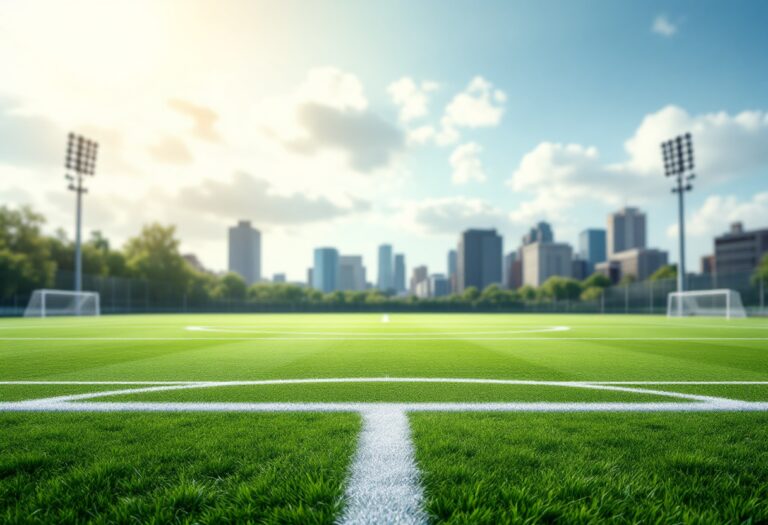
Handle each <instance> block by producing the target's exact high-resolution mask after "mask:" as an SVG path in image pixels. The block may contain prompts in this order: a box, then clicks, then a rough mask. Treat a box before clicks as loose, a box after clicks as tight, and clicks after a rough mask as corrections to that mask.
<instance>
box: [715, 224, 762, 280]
mask: <svg viewBox="0 0 768 525" xmlns="http://www.w3.org/2000/svg"><path fill="white" fill-rule="evenodd" d="M766 253H768V228H765V229H762V230H752V231H744V226H743V225H742V224H741V223H740V222H736V223H734V224H732V225H731V229H730V231H729V232H728V233H725V234H723V235H721V236H720V237H716V238H715V264H714V269H715V273H716V274H717V275H728V274H732V273H752V272H753V271H754V270H755V268H756V267H757V265H758V264H759V263H760V260H761V259H762V258H763V256H764V255H765V254H766Z"/></svg>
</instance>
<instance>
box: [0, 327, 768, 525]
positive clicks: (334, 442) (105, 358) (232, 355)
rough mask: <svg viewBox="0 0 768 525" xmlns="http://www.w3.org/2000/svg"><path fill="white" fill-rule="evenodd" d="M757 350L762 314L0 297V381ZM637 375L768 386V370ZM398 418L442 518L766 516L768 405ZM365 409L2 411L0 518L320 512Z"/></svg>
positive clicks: (592, 366)
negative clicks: (9, 301) (90, 307)
mask: <svg viewBox="0 0 768 525" xmlns="http://www.w3.org/2000/svg"><path fill="white" fill-rule="evenodd" d="M562 326H567V327H568V328H569V329H568V330H562V329H560V330H559V331H552V330H551V329H552V327H562ZM188 327H207V328H206V330H200V329H197V330H189V329H187V328H188ZM210 330H213V331H210ZM767 350H768V320H766V319H746V320H733V321H730V322H729V321H726V320H717V319H716V320H706V321H702V320H700V319H699V320H697V319H666V318H662V317H642V316H582V315H572V316H569V315H467V314H461V315H454V314H444V315H428V314H412V315H400V314H393V315H390V322H389V323H382V322H381V316H380V315H370V314H365V315H362V314H361V315H337V314H317V315H303V314H302V315H298V314H297V315H291V314H287V315H155V316H124V317H120V316H112V317H101V318H95V319H85V318H84V319H43V320H40V319H5V320H0V363H1V364H2V366H0V381H19V380H27V381H238V380H242V381H250V380H263V379H300V378H354V377H357V378H361V377H368V378H370V377H411V378H412V377H444V378H477V379H482V378H495V379H512V380H521V379H523V380H539V381H768V351H767ZM124 388H139V386H137V385H54V384H50V385H2V384H0V402H2V401H20V400H24V399H40V398H45V397H51V396H61V395H70V394H76V393H85V392H101V391H105V390H106V391H109V390H121V389H124ZM642 388H647V389H653V390H666V391H674V392H682V393H693V394H701V395H709V396H720V397H727V398H731V399H741V400H747V401H768V386H767V385H647V386H643V387H642ZM98 400H99V401H126V400H131V401H180V402H184V401H251V402H254V401H370V402H433V401H449V402H488V401H528V402H530V401H604V402H611V401H637V402H642V401H661V402H665V401H678V402H685V401H684V400H680V399H672V398H661V397H658V396H655V395H651V394H634V393H622V392H609V391H593V390H584V389H576V388H564V387H553V386H540V385H538V386H526V385H483V384H454V383H451V384H433V383H423V384H416V383H381V384H364V383H359V382H358V383H342V384H340V383H328V384H303V385H296V384H294V385H269V386H267V385H256V386H229V387H217V388H206V389H199V388H196V389H191V390H178V391H168V392H153V393H141V394H139V393H136V394H129V395H121V396H109V397H104V398H99V399H98ZM410 421H411V425H412V428H413V433H414V442H415V447H416V451H417V459H418V466H419V468H420V470H421V473H422V477H423V481H424V483H425V488H426V495H427V506H428V509H427V510H428V511H429V512H430V514H431V516H432V518H433V520H434V521H438V522H440V521H447V522H454V523H468V522H479V523H525V522H531V523H532V522H536V521H544V522H581V523H584V522H597V521H610V520H613V521H617V522H633V523H634V522H645V523H699V522H700V523H724V522H731V523H737V522H750V521H751V522H752V523H758V522H765V521H768V514H767V513H766V507H765V503H764V502H765V501H768V493H766V483H768V471H767V467H766V466H765V465H768V457H767V455H766V454H767V453H766V448H767V447H768V445H766V444H767V443H768V435H766V430H765V429H766V428H768V427H767V426H766V423H768V415H766V414H765V413H742V414H739V413H709V414H685V413H680V412H673V413H663V414H637V413H624V414H621V413H618V414H569V413H563V414H522V413H516V414H461V413H441V414H430V413H418V414H412V415H411V416H410ZM359 428H360V419H359V416H358V415H355V414H325V415H312V414H304V415H300V414H293V415H289V414H284V415H277V414H236V413H228V414H223V413H222V414H211V413H207V414H206V413H195V414H187V415H183V414H135V413H134V414H95V413H91V414H66V413H50V414H35V413H19V414H9V413H0V522H29V521H38V522H63V523H67V522H69V523H75V522H86V521H92V522H96V523H106V522H118V523H119V522H123V523H127V522H131V523H139V522H157V523H160V522H163V523H165V522H181V523H183V522H189V523H192V522H199V523H216V522H219V523H221V522H244V521H251V522H296V523H299V522H301V523H320V522H326V523H328V522H333V521H335V520H337V519H338V517H339V515H340V512H341V509H342V506H343V502H342V500H341V497H342V493H343V488H344V484H345V482H346V480H347V476H348V472H349V463H350V458H351V456H352V454H353V451H354V447H355V444H356V442H357V439H358V436H359Z"/></svg>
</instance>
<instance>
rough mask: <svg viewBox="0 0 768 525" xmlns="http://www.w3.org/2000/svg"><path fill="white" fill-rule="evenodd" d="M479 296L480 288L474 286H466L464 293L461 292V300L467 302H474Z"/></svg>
mask: <svg viewBox="0 0 768 525" xmlns="http://www.w3.org/2000/svg"><path fill="white" fill-rule="evenodd" d="M479 297H480V290H478V289H477V287H476V286H467V287H466V288H464V293H463V294H461V298H462V300H463V301H465V302H467V303H474V302H475V301H477V299H478V298H479Z"/></svg>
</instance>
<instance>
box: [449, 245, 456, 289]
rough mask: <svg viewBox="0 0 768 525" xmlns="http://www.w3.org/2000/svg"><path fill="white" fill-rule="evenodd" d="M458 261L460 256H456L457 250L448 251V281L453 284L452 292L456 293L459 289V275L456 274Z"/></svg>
mask: <svg viewBox="0 0 768 525" xmlns="http://www.w3.org/2000/svg"><path fill="white" fill-rule="evenodd" d="M457 260H458V255H457V254H456V250H448V281H449V282H450V283H451V292H455V291H456V289H457V285H456V279H458V275H457V274H456V268H457V265H458V263H457Z"/></svg>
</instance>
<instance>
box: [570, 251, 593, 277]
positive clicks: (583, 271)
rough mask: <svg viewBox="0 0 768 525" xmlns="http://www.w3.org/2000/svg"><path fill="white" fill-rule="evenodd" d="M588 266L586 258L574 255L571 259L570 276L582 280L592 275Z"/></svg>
mask: <svg viewBox="0 0 768 525" xmlns="http://www.w3.org/2000/svg"><path fill="white" fill-rule="evenodd" d="M589 268H590V266H589V262H588V261H587V260H585V259H582V258H581V257H574V258H573V260H572V261H571V277H573V278H574V279H578V280H579V281H583V280H584V279H586V278H587V277H589V276H590V275H592V272H591V271H590V269H589Z"/></svg>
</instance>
